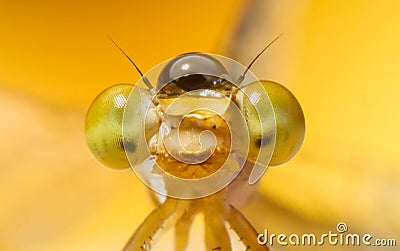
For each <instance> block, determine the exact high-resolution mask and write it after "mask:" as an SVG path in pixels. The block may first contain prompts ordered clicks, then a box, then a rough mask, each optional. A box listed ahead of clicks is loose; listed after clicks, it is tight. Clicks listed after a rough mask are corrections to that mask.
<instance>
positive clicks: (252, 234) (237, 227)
mask: <svg viewBox="0 0 400 251" xmlns="http://www.w3.org/2000/svg"><path fill="white" fill-rule="evenodd" d="M228 210H229V212H228V214H227V215H226V220H227V221H228V222H229V224H230V225H231V227H232V229H233V230H234V231H235V232H236V234H237V235H238V236H239V238H240V241H241V242H242V243H243V244H244V245H245V246H246V251H248V250H264V251H269V249H268V247H267V246H265V245H260V244H259V243H258V242H257V237H258V233H257V231H256V230H255V229H254V227H253V226H252V225H251V223H250V222H249V221H248V220H247V219H246V217H244V215H243V214H242V213H241V212H240V211H239V210H237V209H236V208H235V207H234V206H232V205H230V207H229V209H228Z"/></svg>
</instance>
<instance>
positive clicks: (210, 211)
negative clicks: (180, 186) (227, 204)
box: [204, 197, 232, 251]
mask: <svg viewBox="0 0 400 251" xmlns="http://www.w3.org/2000/svg"><path fill="white" fill-rule="evenodd" d="M211 198H212V197H210V198H207V199H205V201H204V204H205V205H204V220H205V241H206V248H207V250H209V251H210V250H212V251H231V250H232V247H231V241H230V237H229V233H228V231H227V229H226V227H225V219H224V214H225V211H226V210H225V208H224V204H223V202H221V201H220V200H213V199H211Z"/></svg>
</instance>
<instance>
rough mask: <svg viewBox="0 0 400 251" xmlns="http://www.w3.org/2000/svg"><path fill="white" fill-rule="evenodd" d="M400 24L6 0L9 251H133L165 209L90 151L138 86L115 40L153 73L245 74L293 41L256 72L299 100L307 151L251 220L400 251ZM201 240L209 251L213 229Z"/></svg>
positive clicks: (254, 8) (3, 131)
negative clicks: (89, 120) (232, 69)
mask: <svg viewBox="0 0 400 251" xmlns="http://www.w3.org/2000/svg"><path fill="white" fill-rule="evenodd" d="M399 12H400V2H398V1H395V0H392V1H390V0H388V1H344V0H340V1H316V0H315V1H312V0H302V1H294V0H280V1H278V0H269V1H263V0H221V1H211V0H204V1H201V3H200V2H189V1H161V0H160V1H152V2H150V1H122V0H117V1H113V2H112V3H111V2H109V1H96V2H95V1H83V2H82V1H64V0H63V1H47V0H44V1H40V2H33V1H7V0H3V1H1V2H0V31H1V39H0V107H1V108H0V118H1V119H0V139H1V143H0V200H1V204H0V250H16V251H19V250H27V251H36V250H42V251H43V250H60V251H64V250H96V251H100V250H120V249H121V248H122V247H123V245H124V244H125V242H126V241H127V239H128V238H129V237H130V235H131V234H132V233H133V231H134V230H135V229H136V227H137V226H138V225H139V224H140V223H141V221H142V220H143V219H144V218H145V217H146V216H147V214H148V213H150V211H151V210H152V209H153V208H154V205H153V204H152V201H151V199H150V196H149V192H148V190H147V188H146V187H145V186H144V185H143V184H142V183H141V182H140V181H139V179H138V178H136V177H135V175H134V174H133V173H132V172H113V171H110V170H108V169H106V168H103V167H101V166H100V165H99V164H98V163H96V162H95V160H94V159H93V158H92V156H91V154H90V152H89V150H88V149H87V146H86V143H85V139H84V134H83V123H84V118H85V113H86V110H87V108H88V107H89V105H90V103H91V101H92V100H93V99H94V98H95V96H96V95H97V94H99V93H100V92H101V91H102V90H103V89H105V88H107V87H108V86H110V85H112V84H116V83H135V82H136V81H137V79H138V78H139V76H138V74H137V73H136V72H135V70H134V69H133V67H132V66H131V65H130V64H129V62H128V61H127V60H126V59H125V58H124V57H123V56H122V55H121V53H120V52H118V51H117V49H116V48H115V47H114V46H113V45H112V44H111V43H110V41H109V40H108V39H107V37H106V35H110V36H111V37H112V38H113V39H114V40H116V41H117V42H118V43H119V45H120V46H121V47H122V48H124V50H125V51H126V52H127V53H128V54H129V55H130V56H131V57H132V58H133V59H134V60H135V62H136V63H137V64H138V65H139V66H140V68H141V69H142V71H144V72H146V71H147V70H149V69H150V68H151V67H152V66H154V65H156V64H158V63H160V62H161V61H163V60H166V59H168V58H171V57H174V56H176V55H178V54H181V53H185V52H190V51H204V52H211V53H218V54H222V55H226V56H230V57H232V58H233V59H236V60H238V61H239V62H241V63H243V64H245V65H246V64H248V63H249V62H250V60H251V59H252V58H253V57H254V56H255V55H256V54H257V53H258V52H259V51H260V49H262V48H263V47H264V46H265V44H266V43H268V42H269V41H271V40H272V39H273V38H274V37H276V36H277V35H279V34H280V33H284V36H283V37H282V38H281V39H280V40H279V41H278V42H277V43H275V44H274V45H273V46H272V47H271V48H270V49H269V51H267V52H266V53H265V54H264V55H263V56H262V57H261V58H260V59H259V61H258V62H257V63H256V64H255V65H254V68H253V72H254V73H255V74H256V75H257V76H259V77H260V78H262V79H270V80H274V81H277V82H280V83H282V84H283V85H285V86H286V87H288V88H289V89H290V90H291V91H292V92H293V93H294V94H295V95H296V97H297V98H298V100H299V102H300V103H301V105H302V107H303V110H304V113H305V117H306V126H307V131H306V138H305V142H304V145H303V148H302V149H301V151H300V152H299V154H298V155H297V156H296V157H295V158H294V159H293V160H291V161H290V162H288V163H287V164H284V165H282V166H279V167H273V168H270V169H269V170H268V172H267V173H266V174H265V175H264V177H263V178H262V181H261V183H260V185H259V188H260V193H259V194H258V195H257V196H256V197H255V198H253V199H252V201H251V202H250V203H249V204H248V205H247V206H246V207H245V208H243V212H244V213H245V215H246V216H247V217H248V218H249V220H250V221H251V222H252V223H254V225H255V226H256V227H257V229H258V230H259V231H260V232H262V231H263V230H264V229H268V231H269V232H270V233H276V234H279V233H287V234H290V233H299V234H302V233H316V234H318V233H327V232H329V231H335V229H336V224H337V223H339V222H345V223H346V224H347V225H348V227H349V232H351V233H359V234H365V233H370V234H373V235H374V236H375V237H376V238H396V239H397V242H398V243H397V245H400V244H399V242H400V198H399V194H400V147H399V142H400V133H399V128H400V116H399V115H400V112H399V110H400V99H399V98H398V95H400V85H399V81H400V71H399V66H400V47H399V46H398V45H399V44H400V32H399V31H400V19H399V18H398V17H397V15H398V13H399ZM192 236H194V237H192V238H191V239H192V243H201V241H202V238H203V237H202V231H201V224H200V223H199V224H197V225H196V227H195V229H194V230H193V234H192ZM171 240H172V237H166V238H164V239H163V240H161V243H162V245H164V244H165V245H166V244H168V243H171ZM199 245H200V244H199ZM191 246H192V248H191V249H190V250H197V249H196V248H195V247H198V246H197V245H193V244H192V245H191ZM273 248H274V249H273V250H316V249H318V250H386V249H387V250H395V249H396V248H386V249H385V248H382V247H379V248H378V247H375V248H374V247H369V248H366V247H353V248H351V247H348V248H345V247H341V246H338V247H331V246H324V247H317V248H311V247H291V246H289V247H280V246H274V247H273ZM159 250H166V249H164V248H160V247H159ZM240 250H241V249H240Z"/></svg>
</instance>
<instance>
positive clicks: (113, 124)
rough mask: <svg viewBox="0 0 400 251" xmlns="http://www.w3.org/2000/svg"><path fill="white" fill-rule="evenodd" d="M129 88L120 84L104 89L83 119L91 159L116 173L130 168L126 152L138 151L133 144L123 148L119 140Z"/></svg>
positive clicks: (130, 88) (121, 141)
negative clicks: (93, 158)
mask: <svg viewBox="0 0 400 251" xmlns="http://www.w3.org/2000/svg"><path fill="white" fill-rule="evenodd" d="M132 88H133V86H132V85H128V84H120V85H115V86H111V87H110V88H108V89H106V90H104V91H103V92H102V93H100V94H99V95H98V96H97V97H96V99H95V100H94V101H93V103H92V104H91V105H90V107H89V110H88V112H87V114H86V119H85V135H86V141H87V144H88V146H89V149H90V151H91V152H92V154H93V156H94V157H95V158H96V159H97V160H98V161H99V162H100V163H101V164H103V165H104V166H106V167H109V168H112V169H116V170H124V169H129V168H130V165H129V162H128V159H127V157H126V154H125V150H126V151H129V152H131V151H136V150H137V147H136V146H135V145H134V144H130V145H126V144H125V146H124V143H123V139H122V118H123V114H124V110H125V106H126V102H127V100H128V96H129V94H130V92H131V91H132Z"/></svg>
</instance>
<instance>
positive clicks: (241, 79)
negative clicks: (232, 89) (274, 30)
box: [236, 33, 283, 86]
mask: <svg viewBox="0 0 400 251" xmlns="http://www.w3.org/2000/svg"><path fill="white" fill-rule="evenodd" d="M282 36H283V33H282V34H280V35H279V36H277V37H276V38H274V39H273V40H272V41H271V42H269V44H267V46H265V47H264V49H262V51H261V52H260V53H258V54H257V56H256V57H255V58H254V59H253V60H252V61H251V62H250V64H249V66H247V68H246V70H245V71H244V72H243V74H242V75H240V77H239V78H238V80H237V81H236V83H237V85H238V86H239V85H240V83H242V81H243V80H244V78H245V76H246V74H247V72H248V71H249V70H250V67H251V66H253V64H254V63H255V62H256V61H257V59H258V58H259V57H260V56H261V55H262V54H263V53H264V52H265V51H266V50H267V49H268V48H269V47H270V46H271V45H272V44H273V43H275V41H276V40H278V39H279V38H280V37H282Z"/></svg>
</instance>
